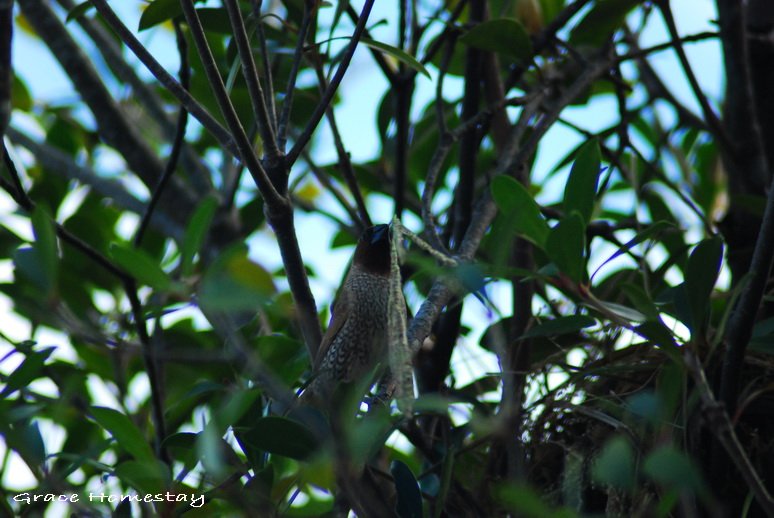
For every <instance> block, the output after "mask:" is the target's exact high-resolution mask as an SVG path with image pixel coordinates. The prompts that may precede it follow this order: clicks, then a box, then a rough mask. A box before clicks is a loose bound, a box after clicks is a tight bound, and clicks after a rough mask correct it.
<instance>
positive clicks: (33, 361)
mask: <svg viewBox="0 0 774 518" xmlns="http://www.w3.org/2000/svg"><path fill="white" fill-rule="evenodd" d="M54 349H56V347H46V348H45V349H42V350H40V351H33V352H29V353H27V354H26V358H25V359H24V361H23V362H22V363H21V364H19V366H18V367H16V369H14V371H13V372H12V373H11V374H9V375H8V377H7V378H6V379H5V388H4V389H3V391H2V392H0V397H8V396H10V395H11V394H13V393H14V392H16V391H17V390H18V389H20V388H22V387H25V386H27V385H28V384H29V383H30V382H31V381H32V380H34V379H36V378H38V376H39V375H40V371H41V370H42V369H43V365H44V364H45V363H46V360H47V359H48V357H49V356H51V353H52V352H54Z"/></svg>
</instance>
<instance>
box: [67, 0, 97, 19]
mask: <svg viewBox="0 0 774 518" xmlns="http://www.w3.org/2000/svg"><path fill="white" fill-rule="evenodd" d="M93 7H94V6H93V5H92V3H91V2H89V1H88V0H87V1H86V2H81V3H80V4H78V5H76V6H75V7H73V8H72V9H70V10H69V11H68V12H67V18H66V19H65V23H69V22H70V20H75V19H76V18H80V17H81V16H83V15H84V14H86V12H88V11H89V10H90V9H92V8H93Z"/></svg>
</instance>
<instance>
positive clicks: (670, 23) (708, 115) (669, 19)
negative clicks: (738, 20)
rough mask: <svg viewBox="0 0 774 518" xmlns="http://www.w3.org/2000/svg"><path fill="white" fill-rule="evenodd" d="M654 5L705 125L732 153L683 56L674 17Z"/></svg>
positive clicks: (666, 6) (666, 7) (660, 4)
mask: <svg viewBox="0 0 774 518" xmlns="http://www.w3.org/2000/svg"><path fill="white" fill-rule="evenodd" d="M656 5H658V8H659V10H660V11H661V15H662V16H663V17H664V21H665V22H666V25H667V29H668V30H669V36H670V37H671V38H672V43H673V48H674V50H675V52H676V53H677V58H678V59H679V60H680V66H681V67H682V69H683V73H685V76H686V77H687V78H688V84H690V85H691V90H693V95H694V97H696V100H697V101H699V106H701V111H702V114H703V115H704V120H705V121H707V125H708V126H709V128H710V130H711V131H712V134H713V135H715V136H716V137H717V138H718V140H719V141H720V142H721V143H722V144H723V146H724V147H725V148H726V149H728V150H729V151H733V148H732V147H731V141H730V139H729V137H728V135H727V134H726V132H725V130H724V129H723V125H722V124H721V122H720V119H719V118H718V116H717V114H716V113H715V110H714V109H713V108H712V106H710V103H709V100H708V99H707V96H706V95H705V94H704V91H703V90H702V88H701V85H699V80H698V79H696V74H694V73H693V68H692V67H691V63H690V62H689V61H688V56H687V55H686V54H685V48H684V47H683V42H682V40H681V38H680V35H679V34H678V32H677V25H676V24H675V18H674V16H672V10H671V9H670V7H669V3H668V2H665V1H664V0H658V1H657V2H656Z"/></svg>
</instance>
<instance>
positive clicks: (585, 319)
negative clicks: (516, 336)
mask: <svg viewBox="0 0 774 518" xmlns="http://www.w3.org/2000/svg"><path fill="white" fill-rule="evenodd" d="M596 323H597V321H596V320H594V319H593V318H591V317H589V316H586V315H569V316H566V317H559V318H555V319H553V320H544V321H543V322H541V323H540V324H538V325H536V326H534V327H533V328H531V329H530V330H529V331H527V332H526V333H524V334H523V335H521V338H522V339H524V338H536V337H539V336H557V335H566V334H569V333H575V332H577V331H580V330H581V329H583V328H586V327H591V326H593V325H595V324H596Z"/></svg>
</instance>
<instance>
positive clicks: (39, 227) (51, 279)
mask: <svg viewBox="0 0 774 518" xmlns="http://www.w3.org/2000/svg"><path fill="white" fill-rule="evenodd" d="M31 220H32V230H33V234H34V235H35V243H33V245H32V248H33V249H34V250H35V253H36V254H37V257H38V260H39V261H40V267H41V269H42V271H41V273H42V275H43V276H44V278H43V279H41V281H42V282H43V283H45V286H46V289H45V291H46V293H48V294H50V293H51V292H52V291H53V289H54V288H55V286H56V278H57V262H58V260H59V254H58V252H57V247H56V230H55V228H54V221H53V219H52V218H51V216H49V215H48V214H47V213H46V211H45V210H44V209H43V208H42V206H41V205H38V206H37V207H35V210H34V211H33V212H32V217H31Z"/></svg>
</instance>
